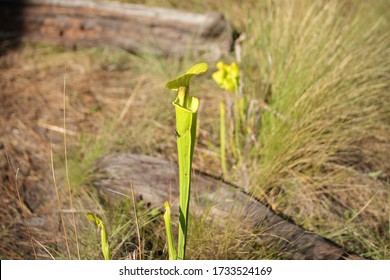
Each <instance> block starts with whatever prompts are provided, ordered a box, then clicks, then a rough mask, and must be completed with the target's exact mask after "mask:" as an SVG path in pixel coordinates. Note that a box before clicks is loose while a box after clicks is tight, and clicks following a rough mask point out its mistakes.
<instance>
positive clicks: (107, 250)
mask: <svg viewBox="0 0 390 280" xmlns="http://www.w3.org/2000/svg"><path fill="white" fill-rule="evenodd" d="M86 216H87V219H88V220H90V221H93V222H95V223H96V225H97V227H100V238H101V242H102V253H103V256H104V259H105V260H111V250H110V245H109V244H108V237H107V231H106V227H105V226H104V223H103V221H102V220H101V219H100V218H99V217H98V216H96V215H94V214H92V213H87V215H86Z"/></svg>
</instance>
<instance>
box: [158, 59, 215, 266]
mask: <svg viewBox="0 0 390 280" xmlns="http://www.w3.org/2000/svg"><path fill="white" fill-rule="evenodd" d="M207 68H208V66H207V64H206V63H199V64H196V65H194V66H192V67H191V68H190V70H188V71H187V72H186V73H185V74H184V75H181V76H179V77H177V78H175V79H173V80H171V81H169V82H167V83H166V84H165V87H167V88H169V89H172V90H175V91H177V97H176V99H175V100H174V101H173V102H172V104H173V106H175V112H176V136H177V151H178V156H179V184H180V187H179V191H180V198H179V234H178V248H177V257H176V256H169V258H170V259H179V260H184V259H185V251H186V244H187V229H188V210H189V203H190V188H191V168H192V157H193V153H194V147H195V138H196V121H197V112H198V108H199V99H198V98H196V97H194V96H190V95H189V93H190V81H191V79H192V78H193V77H194V76H196V75H199V74H201V73H204V72H206V71H207ZM165 208H166V213H167V210H169V212H170V208H169V204H166V207H165ZM168 215H169V214H168ZM164 218H165V217H164ZM167 221H170V218H168V217H166V218H165V222H166V225H165V226H166V227H167V228H168V227H169V230H170V228H171V226H170V225H167ZM167 238H168V247H169V246H170V245H169V244H171V246H172V244H173V242H172V239H171V238H172V235H171V234H169V236H167ZM169 239H171V240H169ZM168 251H169V252H171V253H172V252H175V251H174V250H173V248H168ZM175 255H176V253H175ZM174 257H175V258H174Z"/></svg>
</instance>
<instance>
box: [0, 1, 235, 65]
mask: <svg viewBox="0 0 390 280" xmlns="http://www.w3.org/2000/svg"><path fill="white" fill-rule="evenodd" d="M18 37H21V39H22V40H23V41H28V42H45V43H54V44H62V45H66V46H76V45H83V46H88V47H90V46H99V45H112V46H117V47H121V48H123V49H125V50H128V51H130V52H134V53H143V52H147V53H153V54H157V55H178V56H183V55H185V54H189V53H193V54H206V55H208V56H209V57H210V58H214V59H218V58H219V57H220V56H221V55H223V54H226V53H228V52H229V50H230V48H231V45H232V32H231V28H230V25H229V23H228V22H227V21H226V20H225V19H224V17H223V15H222V14H220V13H217V12H211V13H207V14H197V13H191V12H184V11H178V10H173V9H164V8H151V7H146V6H142V5H135V4H125V3H118V2H101V1H99V2H94V1H90V0H0V40H1V39H3V40H4V39H7V38H8V39H9V38H18Z"/></svg>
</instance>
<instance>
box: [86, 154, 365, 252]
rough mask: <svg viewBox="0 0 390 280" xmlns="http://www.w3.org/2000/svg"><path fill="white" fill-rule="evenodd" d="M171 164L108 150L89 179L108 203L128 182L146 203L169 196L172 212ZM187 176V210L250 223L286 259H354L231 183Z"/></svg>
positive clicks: (156, 203) (125, 191)
mask: <svg viewBox="0 0 390 280" xmlns="http://www.w3.org/2000/svg"><path fill="white" fill-rule="evenodd" d="M177 169H178V168H177V166H176V164H174V163H172V162H169V161H166V160H163V159H158V158H154V157H149V156H143V155H134V154H118V155H110V156H106V157H103V158H101V159H100V160H99V161H98V163H97V165H96V169H95V170H94V172H93V174H94V176H95V178H94V179H93V184H94V185H95V186H96V187H97V189H98V191H99V193H100V196H101V197H102V198H103V199H104V200H105V201H107V202H108V203H115V201H117V200H118V199H123V196H122V195H120V194H125V195H127V196H131V188H130V184H132V185H133V189H134V193H135V194H136V196H138V197H142V199H143V200H144V201H145V202H147V203H150V204H151V207H161V206H162V205H163V204H164V202H165V201H166V200H168V199H170V200H171V201H173V202H174V205H173V207H174V208H175V209H176V210H175V211H176V212H177V208H178V205H177V201H178V195H179V194H178V187H177V185H178V181H177V180H178V174H177V172H178V171H177ZM192 178H193V179H192V187H191V194H192V198H193V199H192V201H191V202H190V203H191V207H190V208H191V211H193V212H196V213H195V214H200V213H202V211H204V210H205V209H206V208H207V211H208V212H207V213H208V214H209V215H210V217H211V218H212V219H213V222H214V223H218V224H219V225H220V226H221V227H224V226H226V221H227V220H228V219H233V220H234V221H236V222H243V223H245V224H246V225H250V226H251V228H253V232H256V231H258V229H261V234H259V235H258V239H259V242H268V244H269V242H271V243H272V244H273V245H274V246H275V247H276V248H275V249H279V250H283V251H287V252H291V255H290V257H291V259H356V258H359V257H358V256H356V255H353V254H349V253H347V252H346V250H344V249H343V248H341V247H339V246H337V245H336V244H334V243H332V242H331V241H329V240H326V239H324V238H322V237H320V236H318V235H316V234H314V233H312V232H308V231H306V230H304V229H303V228H301V227H299V226H297V225H295V224H293V223H291V222H289V221H287V220H284V219H283V218H281V217H280V216H278V215H276V214H275V213H274V212H273V211H272V210H271V209H270V208H269V207H267V206H265V205H263V204H262V203H260V202H259V201H257V200H256V199H254V198H253V197H251V196H250V195H248V194H246V193H244V192H242V191H241V190H240V189H238V188H236V187H234V186H231V185H229V184H226V183H224V182H222V181H220V180H217V179H215V178H213V177H210V176H207V175H205V174H200V173H197V172H194V174H193V177H192ZM119 193H120V194H119ZM175 202H176V203H175ZM210 207H211V210H210ZM175 211H173V212H175Z"/></svg>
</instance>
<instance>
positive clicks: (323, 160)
mask: <svg viewBox="0 0 390 280" xmlns="http://www.w3.org/2000/svg"><path fill="white" fill-rule="evenodd" d="M367 8H368V7H367V6H366V5H365V4H363V3H359V4H357V5H353V6H352V4H351V3H348V2H346V3H339V2H338V1H328V2H315V3H311V4H309V5H307V4H306V2H299V3H298V2H286V3H284V4H283V5H281V4H278V3H273V4H272V5H270V6H269V7H268V8H267V9H266V10H265V11H264V13H263V14H261V17H260V18H261V19H262V20H259V21H258V22H257V23H253V24H252V25H251V28H250V29H249V30H248V32H249V34H250V36H248V37H249V39H248V42H247V45H246V51H245V52H244V58H243V59H244V61H243V65H242V67H243V70H244V71H246V72H247V73H248V75H247V76H246V77H248V76H249V77H248V78H247V80H246V81H245V83H246V92H247V93H249V94H251V95H252V98H256V97H261V98H263V99H264V100H267V102H268V103H269V104H270V106H271V108H272V109H273V110H276V111H278V112H279V113H280V114H281V115H283V116H285V117H286V120H283V119H281V118H278V117H277V116H276V115H275V114H272V113H270V112H267V111H263V113H262V119H261V124H260V125H261V127H260V135H259V137H258V139H257V141H256V143H255V144H254V148H253V149H252V151H251V156H250V159H249V160H247V161H246V162H245V163H244V165H245V167H244V168H246V169H247V170H248V173H249V174H251V190H252V191H253V192H254V193H255V194H256V196H258V197H260V198H263V199H266V200H267V201H268V202H269V203H270V204H271V205H272V206H273V207H274V208H275V209H278V210H279V211H281V212H284V213H285V214H287V215H290V216H291V217H294V219H295V220H296V221H297V222H298V223H300V224H302V225H304V226H305V227H306V228H307V229H310V230H314V231H316V232H319V233H323V234H325V235H326V236H327V237H330V238H332V239H333V240H335V241H336V242H338V243H339V244H343V245H345V246H346V247H347V248H350V249H352V250H355V251H356V252H358V253H360V254H362V255H363V256H366V257H373V258H385V257H388V256H389V255H388V252H389V251H388V249H389V248H388V247H383V241H384V240H387V241H388V240H389V234H388V232H387V230H385V227H386V223H387V221H386V220H387V219H388V217H387V214H386V215H385V214H384V213H388V211H389V208H388V207H389V206H388V203H387V196H388V186H389V185H388V181H386V179H385V178H386V177H387V178H388V176H389V173H388V172H389V170H390V169H389V167H390V166H389V164H388V160H386V158H389V157H390V154H389V152H388V151H389V144H388V143H389V140H390V135H389V133H388V131H389V129H390V125H389V124H390V122H389V120H390V111H389V108H390V99H389V98H388V97H389V96H388V90H389V86H390V85H389V82H388V73H389V70H390V69H389V65H390V61H389V60H390V59H389V57H390V56H389V42H390V41H389V33H388V32H387V31H386V30H388V23H387V21H386V19H385V18H384V16H383V15H380V14H379V15H377V17H374V16H373V13H374V11H375V9H367ZM249 73H251V74H249ZM379 170H380V171H383V172H384V173H385V174H386V175H385V176H383V177H382V180H378V179H373V178H370V177H369V176H368V174H369V173H370V172H375V171H379ZM387 180H388V179H387ZM383 209H384V211H383ZM346 212H350V213H355V214H353V215H352V216H349V217H348V218H346V217H345V216H344V214H345V213H346ZM364 221H366V223H365V222H364ZM367 223H368V224H367ZM367 226H369V228H370V229H371V230H370V231H371V232H370V233H368V232H367V231H366V230H365V229H366V227H367ZM329 229H331V230H329Z"/></svg>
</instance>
